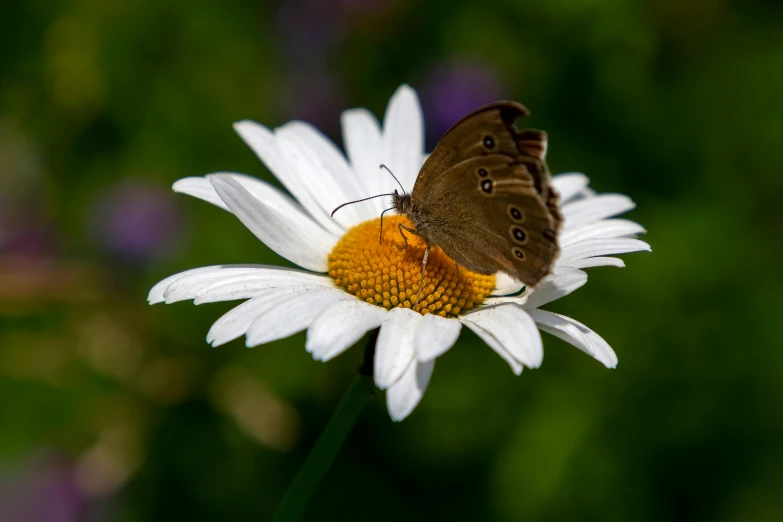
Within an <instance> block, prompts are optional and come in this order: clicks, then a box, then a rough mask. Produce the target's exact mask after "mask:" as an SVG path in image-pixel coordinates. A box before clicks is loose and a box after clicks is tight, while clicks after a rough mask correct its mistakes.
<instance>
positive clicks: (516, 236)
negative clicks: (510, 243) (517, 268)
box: [508, 225, 528, 245]
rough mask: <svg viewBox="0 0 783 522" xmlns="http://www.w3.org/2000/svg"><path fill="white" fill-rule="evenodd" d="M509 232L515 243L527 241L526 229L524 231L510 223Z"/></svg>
mask: <svg viewBox="0 0 783 522" xmlns="http://www.w3.org/2000/svg"><path fill="white" fill-rule="evenodd" d="M508 231H509V234H511V239H513V240H514V242H515V243H517V244H519V245H524V244H525V243H527V237H528V236H527V231H525V229H524V228H522V227H518V226H516V225H512V226H511V227H510V228H509V229H508Z"/></svg>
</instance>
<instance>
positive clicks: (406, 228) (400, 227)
mask: <svg viewBox="0 0 783 522" xmlns="http://www.w3.org/2000/svg"><path fill="white" fill-rule="evenodd" d="M397 228H398V229H399V231H400V235H401V236H402V240H403V241H404V242H405V246H404V247H403V248H405V249H407V248H408V238H407V236H406V235H405V232H403V230H407V231H408V232H410V233H411V234H413V235H414V236H418V234H417V233H416V230H415V229H413V228H411V227H407V226H405V225H403V224H402V223H397Z"/></svg>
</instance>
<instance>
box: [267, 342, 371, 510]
mask: <svg viewBox="0 0 783 522" xmlns="http://www.w3.org/2000/svg"><path fill="white" fill-rule="evenodd" d="M377 335H378V334H377V330H376V331H375V332H374V333H373V334H372V335H370V338H369V339H368V341H367V345H366V346H365V349H364V363H363V364H362V367H361V368H359V374H360V375H359V376H358V377H357V378H356V380H354V382H353V384H351V387H350V388H348V390H347V391H346V392H345V394H344V395H343V398H342V399H341V400H340V404H339V405H338V406H337V409H336V410H335V412H334V413H333V414H332V418H331V419H329V423H328V424H327V425H326V428H324V431H323V432H322V433H321V436H320V437H318V440H317V441H316V443H315V445H314V446H313V449H311V450H310V454H309V455H308V456H307V459H306V460H305V463H304V464H303V465H302V467H301V468H300V469H299V472H298V473H297V474H296V477H294V481H293V482H292V483H291V485H290V486H288V490H287V491H286V492H285V495H283V498H282V500H280V503H279V504H278V505H277V509H276V510H275V513H274V514H273V515H272V522H294V521H297V520H299V519H300V518H301V516H302V513H303V512H304V510H305V508H306V507H307V503H308V501H309V500H310V496H311V495H312V494H313V491H315V488H316V487H318V483H319V482H321V479H323V478H324V476H325V475H326V472H327V471H329V467H330V466H331V465H332V462H333V461H334V459H335V457H336V456H337V452H339V451H340V448H341V447H342V445H343V443H344V442H345V439H346V438H348V434H349V433H350V432H351V429H353V426H354V424H356V420H357V419H358V418H359V415H360V414H361V412H362V410H363V409H364V406H365V405H366V404H367V402H368V401H369V399H370V396H371V395H372V393H373V378H372V362H373V356H374V353H375V341H376V338H377Z"/></svg>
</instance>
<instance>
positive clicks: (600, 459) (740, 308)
mask: <svg viewBox="0 0 783 522" xmlns="http://www.w3.org/2000/svg"><path fill="white" fill-rule="evenodd" d="M0 20H2V21H3V24H2V25H3V29H2V30H0V520H2V521H3V522H7V521H13V522H17V521H21V522H28V521H32V522H38V521H42V522H70V521H83V520H84V521H93V522H97V521H128V522H131V521H157V520H161V521H163V520H190V521H202V520H203V521H213V520H236V521H240V520H242V521H244V520H265V519H267V518H268V517H269V515H270V514H271V512H272V510H273V509H274V506H275V504H276V502H277V501H278V499H279V498H280V496H281V495H282V493H283V491H284V490H285V487H286V486H287V485H288V483H289V482H290V481H291V479H292V478H293V475H294V474H295V472H296V470H297V469H298V467H299V465H300V464H301V463H302V461H303V459H304V457H305V455H306V454H307V451H308V449H309V448H310V447H311V446H312V444H313V442H314V440H315V438H316V437H317V435H318V433H319V432H320V430H321V429H322V428H323V426H324V425H325V423H326V421H327V419H328V418H329V415H330V414H331V412H332V411H333V409H334V407H335V405H336V403H337V401H338V400H339V397H340V396H341V394H342V392H343V391H344V390H345V389H346V388H347V386H348V384H349V382H350V381H351V380H352V379H353V375H354V372H355V370H356V367H357V366H358V364H359V363H360V360H361V353H360V351H359V350H354V351H349V352H348V353H347V354H345V355H343V356H341V357H339V358H338V359H337V360H335V361H333V362H330V363H328V364H321V363H317V362H314V361H313V360H312V359H311V358H310V356H309V355H308V354H307V353H305V351H304V349H303V344H304V335H303V334H300V335H296V336H294V337H292V338H290V339H287V340H284V341H279V342H275V343H272V344H271V345H267V346H262V347H259V348H256V349H253V350H248V349H245V348H244V346H243V344H242V342H240V341H236V342H233V343H231V344H230V345H227V346H224V347H222V348H219V349H212V348H210V347H209V346H208V345H207V344H206V343H205V341H204V337H205V335H206V332H207V330H208V328H209V326H210V324H211V323H212V322H213V321H214V320H216V319H217V318H218V317H219V316H220V315H221V314H222V313H223V312H224V311H226V310H227V309H229V308H230V306H231V304H230V303H223V304H215V305H204V306H200V307H193V306H192V305H189V304H177V305H172V306H157V307H148V306H147V304H146V302H145V299H146V293H147V291H148V289H149V288H150V287H151V286H152V284H154V283H155V282H157V281H158V280H160V279H161V278H163V277H164V276H167V275H169V274H172V273H174V272H177V271H181V270H184V269H187V268H192V267H196V266H202V265H212V264H220V263H242V262H257V263H283V264H285V263H286V262H285V261H283V260H281V259H280V258H279V257H277V256H276V255H275V254H274V253H272V252H271V251H270V250H269V249H267V248H266V247H265V246H264V245H262V244H261V243H259V242H258V241H257V240H256V239H255V238H254V237H253V236H252V235H251V234H250V233H249V232H248V231H247V230H246V229H245V228H244V227H243V226H242V225H241V224H240V223H239V222H238V221H237V220H236V219H235V218H234V217H233V216H231V215H230V214H228V213H226V212H222V211H220V210H218V209H216V208H214V207H212V206H210V205H208V204H206V203H203V202H200V201H197V200H194V199H189V198H187V197H185V196H178V195H176V194H174V193H172V192H171V191H170V189H169V187H170V185H171V183H172V182H174V181H175V180H177V179H179V178H182V177H185V176H192V175H202V174H206V173H209V172H213V171H218V170H234V171H239V172H245V173H249V174H254V175H257V176H260V177H263V178H265V179H271V176H270V174H269V172H268V171H267V170H266V169H265V168H264V166H263V165H261V164H260V163H259V162H258V161H257V160H256V159H255V157H254V156H253V154H252V153H251V151H250V150H249V149H248V148H247V147H246V146H245V145H244V144H243V143H242V142H241V140H240V139H239V138H238V137H237V136H236V135H235V134H234V133H233V131H232V129H231V123H232V122H234V121H236V120H240V119H243V118H251V119H254V120H257V121H259V122H262V123H264V124H267V125H270V126H276V125H280V124H282V123H284V122H286V121H288V120H290V119H293V118H301V119H305V120H307V121H310V122H312V123H314V124H316V125H317V126H318V127H319V128H321V129H322V130H323V131H324V132H326V133H327V134H329V135H330V136H331V137H333V138H334V139H335V140H337V142H338V143H340V133H339V114H340V112H341V111H342V110H344V109H346V108H350V107H356V106H363V107H367V108H369V109H370V110H371V111H373V112H374V113H375V114H376V115H379V116H382V114H383V110H384V108H385V104H386V102H387V100H388V98H389V97H390V96H391V94H392V93H393V92H394V90H395V88H396V87H397V86H398V85H400V84H401V83H410V84H411V85H412V86H413V87H415V88H416V89H417V90H418V91H419V93H420V95H421V98H422V103H423V107H424V111H425V115H426V122H427V135H428V144H427V148H428V150H429V149H431V148H432V147H433V146H434V144H435V143H436V140H437V138H438V137H439V135H440V133H441V132H442V131H443V130H444V129H445V128H446V127H447V126H448V125H449V124H450V123H452V122H453V121H455V120H456V119H457V118H458V117H459V116H461V115H462V114H463V113H465V112H467V111H468V110H470V109H472V108H474V107H476V106H478V105H479V104H482V103H484V102H487V101H492V100H495V99H501V98H508V99H514V100H519V101H521V102H523V103H524V104H526V105H527V106H528V107H529V108H530V109H531V110H532V111H533V117H532V118H531V119H530V124H531V125H532V126H535V127H538V128H542V129H546V130H547V131H548V132H549V134H550V153H549V158H550V166H551V168H552V170H553V171H554V172H563V171H582V172H585V173H586V174H587V175H588V176H590V178H591V180H592V185H593V187H594V188H595V189H596V190H598V191H602V192H615V191H616V192H622V193H626V194H628V195H630V196H631V197H633V198H634V199H635V201H636V202H637V203H638V208H637V210H635V211H633V212H632V213H631V214H629V217H630V218H631V219H634V220H636V221H638V222H640V223H641V224H643V225H644V226H645V227H647V229H648V230H649V234H648V235H647V240H648V241H649V242H650V243H651V244H652V246H653V253H652V254H636V255H628V256H624V257H625V260H626V263H627V265H628V266H627V268H625V269H621V270H618V269H614V268H598V269H591V270H589V274H590V282H589V284H588V285H587V286H586V287H585V288H583V289H582V290H580V291H579V292H577V293H575V294H573V295H572V296H569V297H568V298H567V299H564V300H562V301H558V302H557V303H554V304H552V305H550V306H549V307H548V308H549V309H551V310H554V311H558V312H563V313H566V314H568V315H572V316H573V317H575V318H577V319H579V320H580V321H583V322H584V323H585V324H587V325H589V326H590V327H592V328H593V329H595V330H596V331H597V332H598V333H600V334H601V335H602V336H603V337H604V338H605V339H606V340H607V341H609V343H610V344H611V345H612V346H613V347H614V349H615V350H616V351H617V353H618V355H619V358H620V363H619V366H618V368H617V369H616V370H614V371H610V370H606V369H604V368H603V367H602V366H601V365H600V364H598V363H596V362H595V361H594V360H592V359H590V358H589V357H587V356H585V355H583V354H581V353H580V352H578V351H577V350H576V349H574V348H572V347H570V346H569V345H566V344H565V343H563V342H561V341H559V340H557V339H555V338H553V337H550V336H545V351H546V358H545V359H546V360H545V363H544V365H543V367H542V368H540V369H539V370H535V371H525V372H524V373H523V375H522V376H520V377H514V376H513V375H512V373H511V372H510V371H509V368H508V367H507V366H506V364H505V363H504V362H503V361H502V360H501V359H500V358H499V357H497V356H496V355H495V354H494V353H493V352H492V351H491V350H490V349H488V348H487V347H486V346H484V345H483V344H482V343H480V342H479V341H478V340H477V338H476V337H475V336H473V335H472V334H469V333H467V330H465V333H464V334H463V336H462V338H461V339H460V341H459V342H458V344H457V345H456V347H455V348H454V349H453V350H451V351H450V352H449V353H448V354H447V355H446V356H444V357H443V358H441V359H439V361H438V365H437V366H438V367H437V370H436V372H435V374H434V376H433V379H432V382H431V384H430V387H429V390H428V391H427V393H426V395H425V397H424V400H423V401H422V403H421V404H420V405H419V407H418V408H417V409H416V411H415V412H414V413H413V415H411V416H410V417H409V418H408V419H407V420H405V421H404V422H402V423H400V424H394V423H392V422H391V421H390V420H389V417H388V415H387V413H386V411H385V404H384V400H383V397H382V396H379V397H376V398H375V399H374V400H373V402H372V405H371V407H370V408H368V409H367V410H366V411H365V413H364V414H363V416H362V418H361V419H360V421H359V424H358V425H357V427H356V429H355V431H354V432H353V434H352V435H351V437H350V439H349V441H348V443H347V445H346V446H345V448H344V449H343V451H342V452H341V453H340V455H339V457H338V459H337V461H336V463H335V465H334V467H333V468H332V470H331V471H330V473H329V474H328V476H327V477H326V479H325V481H324V482H323V484H322V485H321V487H320V488H319V490H318V491H317V493H316V495H315V496H314V498H313V500H312V502H311V504H310V506H309V508H308V510H307V512H306V516H305V519H306V520H341V521H354V520H356V521H359V520H376V521H384V520H482V521H484V520H487V521H516V520H522V521H524V520H550V521H561V520H562V521H574V520H584V521H599V520H600V521H628V520H634V521H660V520H704V521H747V520H753V521H762V522H763V521H773V520H775V521H778V520H783V500H781V497H782V496H783V408H782V407H781V397H783V350H782V349H781V348H783V343H781V340H782V339H781V328H780V319H781V307H780V305H779V304H778V301H779V297H780V295H781V294H783V288H781V287H782V286H783V278H781V277H780V276H779V275H774V274H776V273H777V269H776V267H777V266H778V263H779V256H778V255H775V254H778V253H779V250H780V246H779V241H780V238H781V235H782V234H783V220H781V218H780V212H779V210H780V208H779V207H780V202H779V199H778V196H779V194H780V193H781V189H783V187H782V186H781V185H782V184H783V176H781V172H783V155H782V154H781V153H780V151H781V144H783V123H782V122H783V4H781V3H780V2H773V1H762V0H756V1H750V2H739V1H731V0H716V1H710V0H686V1H681V0H663V1H658V2H653V1H650V2H641V1H636V2H627V1H622V0H552V1H549V2H534V1H526V2H522V1H512V0H505V1H500V2H496V3H494V4H492V5H491V4H490V3H488V2H484V3H482V2H475V1H470V0H450V1H445V0H440V1H428V2H419V1H414V0H327V1H324V0H321V1H319V0H301V1H298V2H284V3H280V2H272V3H269V2H252V1H242V2H214V3H209V2H185V1H182V0H173V1H169V2H153V1H150V0H126V1H117V2H103V1H99V0H72V1H68V0H55V1H41V0H33V1H30V2H3V3H2V4H0Z"/></svg>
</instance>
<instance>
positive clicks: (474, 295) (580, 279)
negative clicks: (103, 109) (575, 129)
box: [149, 85, 650, 421]
mask: <svg viewBox="0 0 783 522" xmlns="http://www.w3.org/2000/svg"><path fill="white" fill-rule="evenodd" d="M234 128H235V129H236V131H237V132H238V133H239V135H240V136H241V137H242V139H243V140H244V141H245V142H246V143H247V144H248V145H249V146H250V148H251V149H253V151H254V152H255V153H256V155H257V156H258V157H259V158H260V159H261V161H263V162H264V163H265V164H266V166H267V167H268V168H269V170H270V171H271V172H272V173H273V174H274V175H275V176H276V177H277V179H278V180H280V182H281V183H282V184H283V186H285V188H286V189H287V190H288V192H289V193H290V194H291V196H289V195H288V194H286V193H284V192H282V191H281V190H279V189H277V188H275V187H273V186H272V185H270V184H268V183H266V182H264V181H262V180H259V179H256V178H253V177H249V176H246V175H243V174H235V173H215V174H210V175H207V176H204V177H191V178H185V179H181V180H179V181H177V182H176V183H175V184H174V187H173V188H174V190H175V191H176V192H181V193H184V194H188V195H191V196H195V197H197V198H200V199H203V200H205V201H207V202H209V203H212V204H214V205H216V206H218V207H220V208H223V209H224V210H228V211H229V212H231V213H232V214H234V215H235V216H236V217H237V218H238V219H239V220H240V221H241V222H242V223H243V224H244V225H245V226H246V227H247V228H248V229H249V230H250V231H251V232H252V233H253V234H255V236H256V237H258V239H260V240H261V241H262V242H263V243H265V244H266V245H267V246H268V247H269V248H271V249H272V250H274V251H275V252H277V253H278V254H280V255H281V256H283V257H284V258H286V259H288V260H289V261H291V262H292V263H294V264H296V265H298V266H299V267H301V268H302V269H301V270H297V269H289V268H284V267H278V266H267V265H220V266H209V267H204V268H196V269H193V270H188V271H185V272H182V273H179V274H176V275H173V276H171V277H168V278H166V279H164V280H163V281H161V282H160V283H158V284H157V285H155V286H154V287H153V288H152V290H151V291H150V293H149V302H150V304H155V303H162V302H165V303H174V302H177V301H183V300H191V299H192V300H193V301H194V303H195V304H202V303H211V302H216V301H229V300H245V301H244V302H243V303H242V304H240V305H238V306H237V307H235V308H234V309H232V310H230V311H229V312H228V313H226V314H225V315H224V316H222V317H221V318H220V319H218V320H217V322H216V323H215V324H214V325H213V326H212V328H211V329H210V330H209V333H208V334H207V342H209V343H210V344H212V346H219V345H222V344H225V343H227V342H229V341H232V340H234V339H237V338H239V337H241V336H245V338H246V344H247V346H249V347H250V346H257V345H260V344H264V343H269V342H272V341H275V340H277V339H282V338H285V337H288V336H290V335H293V334H295V333H297V332H300V331H302V330H305V329H306V330H307V341H306V345H305V349H306V350H307V351H308V352H309V353H311V354H312V356H313V358H314V359H316V360H319V361H328V360H329V359H332V358H333V357H336V356H337V355H339V354H341V353H342V352H344V351H345V350H346V349H348V348H349V347H350V346H352V345H353V344H354V343H356V342H357V341H358V340H359V339H361V338H362V336H364V334H365V333H367V332H368V331H370V330H373V329H375V328H379V327H380V331H379V334H378V340H377V344H376V347H375V359H374V371H373V375H374V379H375V384H376V385H377V386H378V388H380V389H381V390H385V391H386V402H387V407H388V411H389V414H390V416H391V418H392V419H393V420H395V421H399V420H402V419H404V418H405V417H407V416H408V415H409V414H410V413H411V412H412V411H413V409H414V408H415V407H416V405H417V404H418V403H419V402H420V401H421V399H422V396H423V394H424V391H425V390H426V388H427V384H428V383H429V380H430V377H431V375H432V371H433V368H434V366H435V360H436V359H437V357H439V356H440V355H442V354H443V353H445V352H446V351H447V350H448V349H449V348H451V347H452V346H453V345H454V343H455V342H456V340H457V338H458V337H459V334H460V331H461V330H462V327H463V326H464V327H467V328H469V329H470V330H472V331H473V332H475V333H476V334H477V335H478V336H479V337H480V338H481V339H482V340H483V341H484V342H485V343H486V344H487V345H488V346H489V347H490V348H492V349H493V350H494V351H495V352H497V354H498V355H500V357H502V358H503V359H504V360H505V361H506V362H507V363H508V365H509V366H510V367H511V369H512V371H513V372H514V373H515V374H517V375H519V374H520V373H521V372H522V369H523V367H525V366H527V367H528V368H537V367H538V366H540V365H541V362H542V360H543V355H544V352H543V346H542V341H541V335H540V332H539V330H541V331H544V332H547V333H549V334H552V335H554V336H556V337H559V338H561V339H563V340H564V341H566V342H568V343H570V344H572V345H574V346H576V347H577V348H579V349H580V350H582V351H583V352H585V353H587V354H588V355H590V356H592V357H594V358H595V359H597V360H598V361H599V362H601V363H602V364H604V365H605V366H606V367H608V368H614V367H615V365H616V364H617V356H616V355H615V353H614V351H613V350H612V348H611V347H610V346H609V345H608V344H607V343H606V341H604V340H603V339H602V338H601V337H600V336H599V335H598V334H596V333H595V332H593V331H592V330H590V329H589V328H588V327H586V326H585V325H583V324H582V323H580V322H578V321H576V320H575V319H571V318H570V317H566V316H563V315H560V314H556V313H552V312H547V311H545V310H542V309H541V307H542V306H544V305H546V304H548V303H550V302H552V301H554V300H555V299H559V298H561V297H563V296H565V295H568V294H570V293H571V292H573V291H574V290H576V289H577V288H580V287H581V286H582V285H584V284H585V283H586V282H587V274H586V273H585V272H584V271H583V269H585V268H591V267H595V266H616V267H622V266H624V264H623V261H621V260H620V259H618V258H616V257H611V256H613V255H616V254H623V253H628V252H635V251H645V250H646V251H649V250H650V247H649V245H648V244H647V243H645V242H643V241H640V240H638V239H636V235H637V234H640V233H643V232H644V229H643V228H642V227H641V226H639V225H638V224H636V223H634V222H633V221H628V220H624V219H616V218H613V216H616V215H618V214H621V213H623V212H626V211H628V210H630V209H632V208H633V207H634V203H633V202H632V201H631V200H630V199H629V198H628V197H626V196H623V195H620V194H596V193H595V192H593V191H592V190H591V189H589V188H588V186H587V185H588V179H587V177H585V176H584V175H582V174H576V173H571V174H562V175H559V176H554V178H553V184H554V187H555V188H556V189H557V191H558V192H559V193H560V197H561V204H562V213H563V216H564V218H565V223H564V227H563V230H562V233H561V235H560V239H559V241H560V246H561V254H560V257H559V259H558V260H557V263H556V266H555V268H554V269H553V271H552V273H551V274H550V275H549V276H548V277H546V278H545V279H544V280H542V281H541V283H540V284H539V285H538V286H537V287H536V288H535V289H526V288H524V287H523V286H522V284H521V283H519V282H517V281H515V280H513V279H511V278H509V277H508V276H506V275H504V274H502V273H498V274H495V275H488V276H487V275H479V274H474V273H471V272H469V271H467V270H465V269H464V268H461V269H459V274H457V272H456V268H455V266H454V262H453V261H451V260H450V259H449V258H448V257H446V256H445V254H443V252H442V251H440V249H438V248H434V249H433V251H432V253H431V255H430V258H429V262H428V264H427V269H426V273H425V274H421V259H422V255H423V252H424V245H423V244H422V243H421V241H420V240H418V239H417V238H416V237H415V236H410V235H409V238H408V247H407V248H405V247H403V246H402V245H403V243H402V239H401V238H400V236H399V233H398V232H397V223H398V222H400V221H403V222H405V218H404V217H402V216H388V215H387V217H385V218H384V226H383V229H382V231H381V232H380V233H379V230H380V227H379V225H380V223H379V216H380V215H381V212H382V211H383V210H384V209H385V208H386V207H387V206H388V205H385V204H384V201H383V200H382V199H381V198H376V199H372V200H368V201H364V202H362V203H357V204H355V205H350V206H348V207H345V208H343V209H342V210H340V212H338V213H336V214H335V216H334V217H331V216H330V213H331V211H332V210H333V209H334V208H335V207H337V206H338V205H340V204H342V203H345V202H346V201H352V200H356V199H361V198H363V197H367V196H371V195H375V194H381V193H384V192H392V191H393V190H394V189H395V187H396V183H395V181H394V179H393V178H392V177H391V176H389V175H388V174H387V173H386V172H384V171H383V170H381V169H380V168H379V166H380V165H381V164H385V165H387V166H388V167H389V168H390V169H391V170H392V171H393V172H394V173H395V175H396V176H397V178H399V180H400V182H401V184H402V185H403V186H404V187H405V189H406V190H407V191H408V192H410V191H411V189H412V188H413V184H414V182H415V181H416V176H417V174H418V172H419V169H420V168H421V166H422V164H423V163H424V160H425V158H426V154H425V152H424V124H423V118H422V112H421V107H420V104H419V100H418V97H417V95H416V92H415V91H414V90H413V89H411V88H410V87H408V86H406V85H403V86H402V87H400V88H399V89H398V90H397V92H396V93H395V94H394V95H393V96H392V98H391V100H390V101H389V105H388V108H387V110H386V115H385V117H384V120H383V127H381V125H380V124H379V122H378V121H377V119H376V118H375V117H374V116H373V115H372V114H371V113H370V112H368V111H367V110H365V109H352V110H348V111H345V112H344V113H343V115H342V132H343V142H344V143H345V148H346V154H343V152H342V151H340V149H338V148H337V147H336V146H335V145H334V144H333V143H332V142H331V141H330V140H329V139H327V138H326V137H325V136H324V135H323V134H321V133H320V132H319V131H318V130H316V129H315V128H314V127H312V126H310V125H308V124H307V123H303V122H299V121H293V122H290V123H287V124H285V125H283V126H282V127H279V128H277V129H274V130H270V129H268V128H267V127H264V126H262V125H259V124H258V123H254V122H251V121H241V122H239V123H236V124H235V125H234ZM292 196H293V197H292ZM387 203H388V202H387ZM379 235H380V241H379ZM422 275H423V281H422ZM420 286H422V288H421V300H420V302H417V300H416V299H417V297H418V294H419V288H420Z"/></svg>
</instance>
